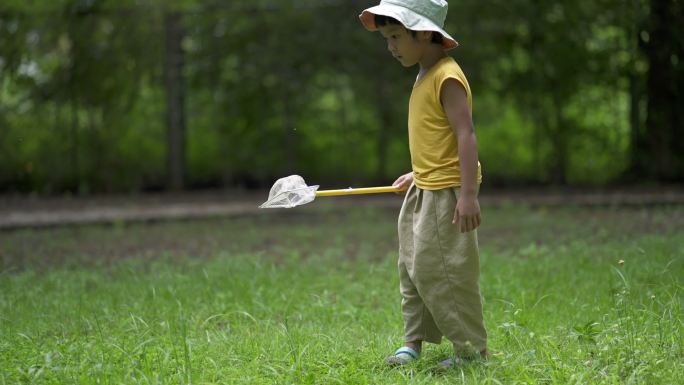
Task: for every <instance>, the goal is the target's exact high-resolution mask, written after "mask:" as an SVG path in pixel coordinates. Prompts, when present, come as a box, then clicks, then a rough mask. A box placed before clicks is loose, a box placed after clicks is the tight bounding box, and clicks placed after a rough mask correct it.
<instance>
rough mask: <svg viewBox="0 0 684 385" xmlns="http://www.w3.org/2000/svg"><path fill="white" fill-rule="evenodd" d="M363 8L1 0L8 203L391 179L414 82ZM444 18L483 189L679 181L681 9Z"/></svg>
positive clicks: (603, 1) (347, 3)
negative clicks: (297, 181)
mask: <svg viewBox="0 0 684 385" xmlns="http://www.w3.org/2000/svg"><path fill="white" fill-rule="evenodd" d="M375 3H376V1H365V0H364V1H361V0H353V1H352V0H277V1H276V0H252V1H214V0H177V1H161V0H136V1H133V0H125V1H113V0H101V1H96V0H55V1H20V0H4V1H3V2H2V5H0V192H2V193H18V194H25V193H34V194H40V195H54V194H64V193H70V194H78V195H88V194H96V193H98V194H99V193H132V192H148V191H162V190H197V189H216V188H222V189H226V188H239V189H242V188H263V187H268V186H270V185H271V184H272V183H273V181H274V180H275V179H277V178H278V177H281V176H286V175H290V174H299V175H302V176H304V177H305V179H306V180H307V182H310V183H311V184H321V185H327V186H330V187H340V186H342V187H345V186H347V185H357V186H358V185H371V184H388V183H391V182H392V181H393V180H394V178H396V177H397V176H398V175H399V174H401V173H404V172H406V171H408V170H409V169H410V159H409V154H408V145H407V135H406V120H407V118H406V113H407V111H406V106H407V101H408V97H409V93H410V89H411V85H412V82H413V79H414V77H415V75H416V69H405V68H403V67H402V66H401V65H399V64H398V63H397V62H396V61H395V60H394V59H393V58H392V57H391V56H390V54H389V53H388V52H387V50H386V45H385V42H384V40H383V39H382V38H381V36H380V35H379V34H377V33H375V34H373V33H369V32H367V31H366V30H365V29H363V27H362V26H361V24H360V23H359V21H358V18H357V16H358V14H359V13H360V11H361V10H363V9H364V8H366V7H368V6H372V5H374V4H375ZM449 5H450V11H449V15H448V17H447V21H446V27H445V29H446V30H447V31H449V32H450V33H451V34H452V35H453V36H454V37H455V38H456V39H457V40H459V41H460V43H461V46H460V47H459V48H457V49H455V50H453V51H450V55H452V56H453V57H454V58H455V59H456V60H457V61H458V62H459V63H460V65H461V66H462V67H463V69H464V71H465V72H466V74H467V76H468V78H469V81H470V84H471V87H472V89H473V92H474V122H475V127H476V133H477V136H478V141H479V151H480V160H481V162H482V164H483V172H484V176H485V183H486V184H489V185H490V186H493V187H498V186H530V185H533V186H537V185H561V186H568V185H570V186H608V185H654V184H657V185H662V184H671V183H681V181H683V180H684V108H682V107H684V105H683V104H682V100H683V98H682V95H683V94H684V27H682V26H684V2H682V1H680V0H591V1H588V0H578V1H566V0H562V1H541V0H506V1H503V0H490V1H484V2H483V1H476V0H460V1H451V2H450V4H449Z"/></svg>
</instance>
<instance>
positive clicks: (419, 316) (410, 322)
mask: <svg viewBox="0 0 684 385" xmlns="http://www.w3.org/2000/svg"><path fill="white" fill-rule="evenodd" d="M421 194H422V190H420V189H418V188H416V187H415V186H411V188H410V189H409V191H408V192H407V193H406V198H405V199H404V204H403V205H402V208H401V212H400V214H399V223H398V227H399V286H400V292H401V298H402V299H401V310H402V314H403V316H404V339H405V341H406V343H407V346H409V347H411V348H413V349H414V350H416V351H418V352H419V351H420V348H421V343H422V341H427V342H431V343H436V344H438V343H440V342H441V340H442V333H441V332H440V330H439V328H438V327H437V325H436V324H435V322H434V320H433V317H432V314H431V313H430V310H429V309H428V307H427V306H426V305H425V303H424V302H423V299H422V298H421V296H420V294H419V293H418V289H417V288H416V286H415V284H414V283H413V280H412V278H411V275H412V271H413V269H414V266H415V264H416V261H415V260H414V255H415V253H414V250H415V247H414V238H415V234H414V219H415V217H416V212H418V211H420V200H421ZM416 347H417V348H418V349H416Z"/></svg>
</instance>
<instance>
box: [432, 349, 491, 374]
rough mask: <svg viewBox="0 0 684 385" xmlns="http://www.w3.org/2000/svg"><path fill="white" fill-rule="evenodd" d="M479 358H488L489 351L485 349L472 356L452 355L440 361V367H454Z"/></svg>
mask: <svg viewBox="0 0 684 385" xmlns="http://www.w3.org/2000/svg"><path fill="white" fill-rule="evenodd" d="M477 359H482V360H487V359H489V352H488V351H487V350H486V349H485V350H483V351H481V352H480V354H479V355H478V354H476V355H474V356H472V357H466V358H463V357H451V358H449V359H446V360H444V361H442V362H440V363H439V367H440V368H442V369H453V368H455V367H456V366H458V365H463V364H465V363H466V362H468V361H473V360H477Z"/></svg>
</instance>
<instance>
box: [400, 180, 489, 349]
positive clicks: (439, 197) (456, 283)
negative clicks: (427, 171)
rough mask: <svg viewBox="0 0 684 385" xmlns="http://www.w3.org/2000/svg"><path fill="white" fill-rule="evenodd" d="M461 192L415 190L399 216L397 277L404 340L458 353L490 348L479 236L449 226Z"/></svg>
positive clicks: (407, 198) (449, 189) (408, 195)
mask: <svg viewBox="0 0 684 385" xmlns="http://www.w3.org/2000/svg"><path fill="white" fill-rule="evenodd" d="M458 193H459V190H458V189H457V188H448V189H443V190H435V191H431V190H422V189H419V188H417V187H416V186H415V185H412V186H411V188H409V190H408V192H407V193H406V198H405V199H404V204H403V206H402V207H401V213H400V214H399V278H400V290H401V297H402V301H401V310H402V313H403V315H404V334H405V338H406V341H417V340H422V341H426V342H431V343H436V344H438V343H440V342H441V339H442V336H445V337H446V338H447V339H449V341H451V342H452V343H453V344H454V350H455V351H456V353H457V354H464V355H470V354H473V353H477V352H480V351H482V350H483V349H485V348H486V346H487V333H486V331H485V327H484V321H483V317H482V299H481V297H480V284H479V278H480V260H479V259H480V257H479V251H478V246H477V231H476V230H475V231H471V232H469V233H461V232H460V231H459V230H458V227H457V226H456V225H454V224H452V223H451V221H452V219H453V216H454V210H455V208H456V200H457V199H458Z"/></svg>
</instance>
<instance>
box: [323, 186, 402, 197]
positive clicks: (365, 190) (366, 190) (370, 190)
mask: <svg viewBox="0 0 684 385" xmlns="http://www.w3.org/2000/svg"><path fill="white" fill-rule="evenodd" d="M405 190H406V189H405V188H403V189H400V188H398V187H394V186H383V187H362V188H351V187H350V188H345V189H340V190H321V191H316V196H317V197H332V196H338V195H356V194H379V193H391V192H393V193H397V192H400V191H405Z"/></svg>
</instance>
